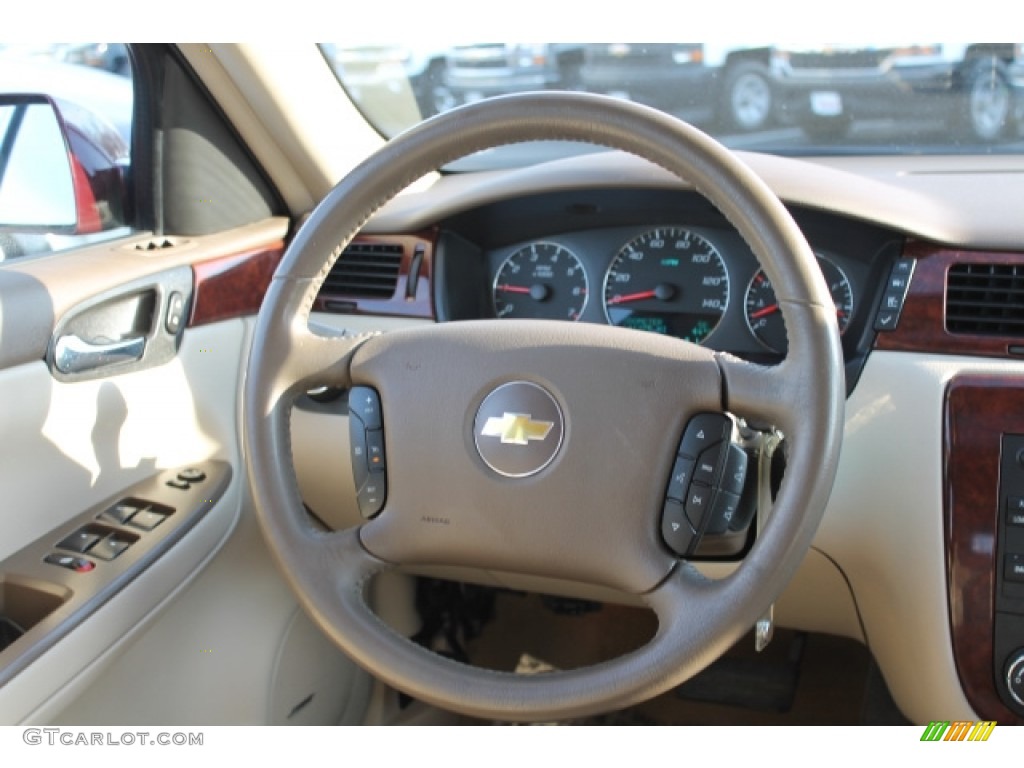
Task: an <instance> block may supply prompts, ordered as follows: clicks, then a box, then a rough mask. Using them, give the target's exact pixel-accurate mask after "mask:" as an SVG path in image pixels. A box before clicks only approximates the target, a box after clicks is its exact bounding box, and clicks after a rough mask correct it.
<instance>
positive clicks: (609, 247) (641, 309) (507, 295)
mask: <svg viewBox="0 0 1024 768" xmlns="http://www.w3.org/2000/svg"><path fill="white" fill-rule="evenodd" d="M813 245H814V244H813V243H812V246H813ZM815 255H816V256H817V259H818V264H819V266H820V267H821V270H822V273H823V275H824V277H825V280H826V283H827V284H828V287H829V290H830V291H831V293H832V299H833V301H834V302H835V305H836V319H837V322H838V324H839V329H840V332H843V331H845V330H846V328H847V327H848V326H849V324H850V321H851V319H852V318H853V317H854V315H855V313H856V312H857V310H858V306H857V303H856V296H857V295H858V291H857V289H856V285H857V282H859V281H860V280H861V279H862V275H861V274H860V270H861V267H862V265H861V264H860V263H859V262H856V261H855V260H852V259H848V258H843V257H841V256H839V255H838V254H835V253H833V252H830V251H825V250H824V249H820V248H817V247H815ZM488 258H489V266H490V275H491V278H492V280H491V290H490V294H491V306H492V308H493V311H494V315H495V317H499V318H505V317H509V318H511V317H514V318H542V319H559V320H565V321H569V322H576V321H580V322H597V323H608V324H611V325H618V326H623V327H626V328H634V329H638V330H644V331H650V332H654V333H662V334H666V335H670V336H675V337H678V338H681V339H685V340H687V341H691V342H694V343H696V344H707V345H708V346H712V347H714V348H716V349H724V350H729V351H732V352H735V353H737V354H744V353H762V354H769V355H772V354H775V355H778V354H784V353H785V350H786V345H787V342H786V330H785V327H784V325H783V322H782V314H781V312H780V311H779V305H778V302H777V301H776V298H775V290H774V288H773V286H772V284H771V281H770V280H769V279H768V277H767V275H766V274H765V273H764V271H763V270H762V269H761V268H760V266H759V265H758V263H757V261H756V259H755V258H754V255H753V253H752V252H751V251H750V249H749V247H748V246H747V245H746V243H744V242H743V240H742V239H741V238H740V237H739V235H738V234H736V233H735V231H733V230H727V229H721V230H719V229H715V228H708V227H694V226H688V225H683V224H666V225H663V226H640V227H615V228H609V229H598V230H587V231H583V232H575V233H573V232H569V233H560V234H558V235H554V236H551V237H544V238H538V239H532V240H529V241H526V242H520V243H516V244H513V245H511V246H507V247H504V248H500V249H495V250H493V251H491V252H490V253H489V256H488Z"/></svg>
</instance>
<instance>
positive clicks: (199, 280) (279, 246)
mask: <svg viewBox="0 0 1024 768" xmlns="http://www.w3.org/2000/svg"><path fill="white" fill-rule="evenodd" d="M436 237H437V236H436V233H434V232H428V233H423V234H416V235H359V236H358V237H356V238H355V239H354V240H353V241H352V242H353V243H388V244H400V245H401V246H402V261H401V265H400V268H399V274H398V282H397V284H396V286H395V293H394V296H392V297H391V298H390V299H365V298H359V297H353V296H344V295H335V294H329V293H326V292H321V294H320V295H319V296H318V297H317V299H316V301H315V302H314V304H313V308H314V309H315V310H318V311H323V312H345V313H347V314H358V315H390V316H394V317H420V318H433V317H434V311H433V283H432V278H433V258H434V246H435V242H436ZM283 255H284V243H283V242H281V241H278V242H276V243H272V244H270V245H268V246H266V247H265V248H260V249H256V250H251V251H246V252H244V253H237V254H232V255H229V256H223V257H220V258H216V259H211V260H209V261H203V262H200V263H197V264H194V265H193V266H192V270H193V273H194V275H195V295H194V300H193V302H192V314H191V317H190V319H189V326H198V325H205V324H206V323H213V322H217V321H219V320H227V319H229V318H232V317H243V316H245V315H254V314H256V312H258V311H259V308H260V305H261V304H262V303H263V296H264V295H265V294H266V292H267V288H268V287H269V286H270V280H271V278H272V277H273V276H274V270H276V269H277V265H278V264H279V263H280V262H281V258H282V257H283ZM414 265H415V267H416V274H417V279H416V280H415V290H413V291H412V294H411V295H410V290H411V289H410V283H411V282H412V276H413V267H414Z"/></svg>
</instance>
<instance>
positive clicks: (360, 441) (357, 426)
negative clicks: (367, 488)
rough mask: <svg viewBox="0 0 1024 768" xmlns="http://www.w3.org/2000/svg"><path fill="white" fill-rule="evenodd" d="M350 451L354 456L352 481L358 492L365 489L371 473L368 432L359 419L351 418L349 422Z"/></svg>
mask: <svg viewBox="0 0 1024 768" xmlns="http://www.w3.org/2000/svg"><path fill="white" fill-rule="evenodd" d="M348 426H349V430H348V438H349V451H350V452H351V454H352V479H353V480H354V481H355V485H356V490H357V491H358V490H359V489H360V488H362V487H363V483H365V482H366V476H367V475H368V474H369V473H370V465H369V464H368V463H367V461H366V430H365V429H363V423H362V422H361V421H360V420H359V418H358V417H355V418H352V417H350V418H349V422H348Z"/></svg>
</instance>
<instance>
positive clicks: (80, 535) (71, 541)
mask: <svg viewBox="0 0 1024 768" xmlns="http://www.w3.org/2000/svg"><path fill="white" fill-rule="evenodd" d="M99 540H100V537H99V536H97V535H96V534H95V533H89V532H88V531H86V530H81V531H75V532H74V533H72V534H71V535H70V536H67V537H65V538H64V539H62V540H61V541H60V543H59V544H57V549H69V550H71V551H72V552H88V551H89V548H90V547H91V546H93V545H94V544H95V543H96V542H97V541H99Z"/></svg>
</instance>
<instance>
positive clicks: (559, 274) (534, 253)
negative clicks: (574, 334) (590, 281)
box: [493, 242, 588, 320]
mask: <svg viewBox="0 0 1024 768" xmlns="http://www.w3.org/2000/svg"><path fill="white" fill-rule="evenodd" d="M587 293H588V290H587V273H586V271H585V270H584V269H583V265H582V264H581V263H580V260H579V258H578V257H577V256H576V254H574V253H573V252H572V251H570V250H569V249H568V248H566V247H565V246H563V245H558V244H557V243H545V242H537V243H531V244H530V245H526V246H523V247H522V248H519V249H518V250H516V251H514V252H513V253H511V254H510V255H509V257H508V258H507V259H505V261H504V262H502V264H501V268H500V269H499V270H498V274H497V276H496V277H495V278H494V291H493V296H494V314H495V315H497V316H498V317H518V318H530V317H532V318H540V319H545V320H579V319H580V315H582V314H583V309H584V307H586V306H587Z"/></svg>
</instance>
